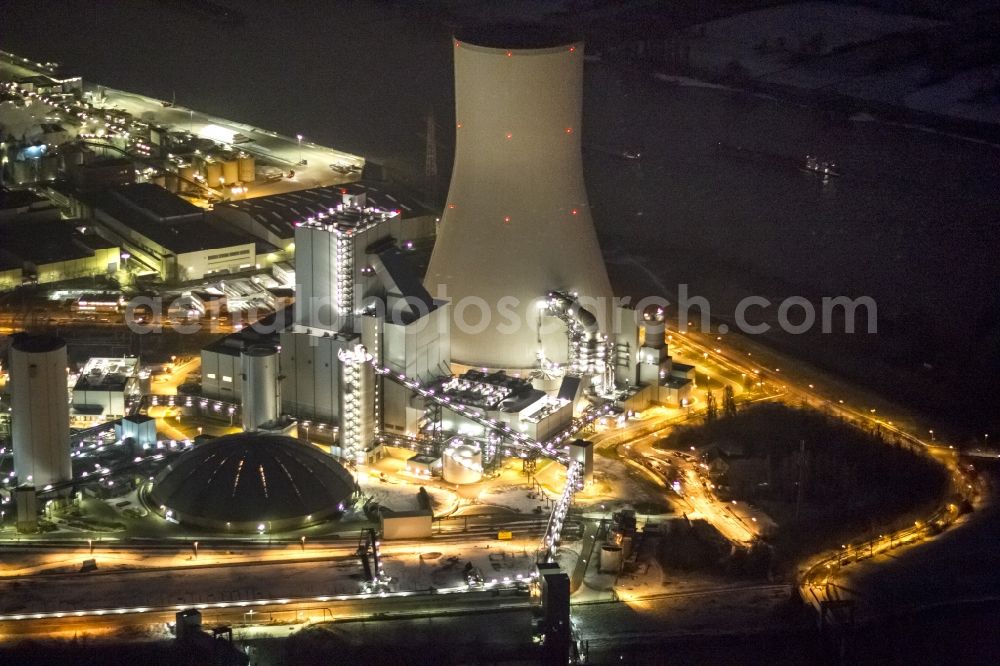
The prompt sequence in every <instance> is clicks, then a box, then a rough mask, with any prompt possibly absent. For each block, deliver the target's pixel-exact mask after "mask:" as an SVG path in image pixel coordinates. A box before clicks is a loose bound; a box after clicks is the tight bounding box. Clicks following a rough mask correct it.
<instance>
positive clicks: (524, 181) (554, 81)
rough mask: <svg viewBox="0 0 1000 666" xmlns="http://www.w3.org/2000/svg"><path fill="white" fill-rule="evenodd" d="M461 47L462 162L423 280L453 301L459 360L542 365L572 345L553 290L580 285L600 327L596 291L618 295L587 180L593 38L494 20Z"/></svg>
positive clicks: (462, 38) (457, 46) (467, 34)
mask: <svg viewBox="0 0 1000 666" xmlns="http://www.w3.org/2000/svg"><path fill="white" fill-rule="evenodd" d="M454 53H455V117H456V129H455V132H456V141H455V165H454V169H453V172H452V178H451V186H450V188H449V191H448V198H447V202H446V208H445V211H444V215H443V217H442V220H441V225H440V229H439V232H438V238H437V243H436V244H435V246H434V252H433V254H432V256H431V261H430V266H429V268H428V271H427V277H426V279H425V283H426V286H427V289H428V291H429V292H430V293H431V295H432V296H435V297H437V296H439V295H441V292H440V291H439V289H441V288H443V289H446V293H445V294H444V295H446V296H447V297H448V298H450V299H451V300H452V308H453V312H452V333H451V357H452V359H453V360H454V361H455V362H456V363H462V364H467V365H472V366H483V367H488V368H507V369H526V368H531V367H536V366H537V360H538V354H539V352H540V351H542V352H544V353H545V355H546V357H548V358H560V357H565V354H566V337H565V334H564V332H563V329H562V328H561V324H558V323H557V322H553V321H552V320H551V318H549V317H544V322H543V315H542V309H541V308H540V306H539V303H540V302H542V301H544V300H545V298H546V294H548V293H549V292H550V291H552V290H559V291H561V292H564V293H569V294H574V293H575V294H577V295H578V296H579V297H580V299H581V301H582V302H583V303H584V305H585V306H586V307H588V309H591V310H594V311H595V314H597V316H598V319H599V320H600V321H601V323H602V324H604V323H605V322H606V321H607V318H606V312H607V310H608V306H607V305H605V306H604V307H603V308H600V307H595V306H593V305H592V304H591V302H590V301H588V300H587V299H590V298H601V299H610V297H611V295H612V294H611V285H610V283H609V281H608V276H607V271H606V270H605V267H604V261H603V259H602V257H601V251H600V247H599V246H598V242H597V233H596V232H595V230H594V223H593V220H592V219H591V216H590V207H589V205H588V203H587V193H586V190H585V188H584V183H583V165H582V158H581V152H580V136H581V115H582V100H583V43H582V42H581V41H579V40H577V39H575V38H574V37H573V36H572V35H568V34H566V33H562V32H555V31H553V30H551V29H547V28H540V27H534V26H513V27H491V28H489V29H473V30H468V31H464V32H460V33H459V34H457V35H456V37H455V40H454ZM470 297H478V299H482V300H481V301H478V300H477V301H476V302H473V301H471V300H469V299H470ZM484 307H485V310H484ZM487 316H488V317H489V321H488V323H485V321H484V320H485V317H487ZM515 318H516V322H517V323H516V325H514V324H512V323H511V322H512V320H513V319H515ZM463 321H464V322H465V323H466V324H467V325H466V326H462V325H461V324H462V322H463ZM542 323H544V325H545V329H554V330H555V332H556V334H555V335H552V334H550V335H545V334H543V333H542V330H544V329H541V330H540V324H542ZM602 328H603V326H602Z"/></svg>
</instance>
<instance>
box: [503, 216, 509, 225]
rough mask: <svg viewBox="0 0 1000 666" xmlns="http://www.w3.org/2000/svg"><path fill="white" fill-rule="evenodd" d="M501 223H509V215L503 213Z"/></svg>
mask: <svg viewBox="0 0 1000 666" xmlns="http://www.w3.org/2000/svg"><path fill="white" fill-rule="evenodd" d="M503 223H504V224H510V215H504V216H503Z"/></svg>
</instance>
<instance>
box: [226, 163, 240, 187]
mask: <svg viewBox="0 0 1000 666" xmlns="http://www.w3.org/2000/svg"><path fill="white" fill-rule="evenodd" d="M222 177H223V178H224V179H225V180H226V185H233V184H234V183H237V182H239V180H240V163H239V162H238V161H236V160H226V161H225V162H223V163H222Z"/></svg>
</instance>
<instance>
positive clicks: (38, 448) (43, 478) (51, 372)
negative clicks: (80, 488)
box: [10, 334, 73, 489]
mask: <svg viewBox="0 0 1000 666" xmlns="http://www.w3.org/2000/svg"><path fill="white" fill-rule="evenodd" d="M10 382H11V386H10V400H11V429H12V431H13V433H12V434H13V438H14V473H15V474H16V475H17V480H18V483H22V484H31V485H34V486H35V487H36V488H39V489H44V488H45V486H47V485H49V484H50V483H57V482H59V481H68V480H69V479H70V477H71V476H72V472H73V467H72V464H71V462H70V444H69V392H68V390H67V388H66V343H65V342H64V341H63V339H62V338H57V337H54V336H48V335H27V334H21V335H16V336H14V342H13V344H12V345H11V351H10Z"/></svg>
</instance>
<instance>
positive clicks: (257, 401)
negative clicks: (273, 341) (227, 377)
mask: <svg viewBox="0 0 1000 666" xmlns="http://www.w3.org/2000/svg"><path fill="white" fill-rule="evenodd" d="M240 359H241V362H242V365H243V377H242V380H243V386H242V390H243V406H242V412H243V429H244V430H246V431H253V430H257V429H258V428H259V427H260V426H261V425H263V424H265V423H270V422H272V421H275V420H277V418H278V405H279V401H278V350H277V348H276V347H273V346H271V345H253V346H251V347H248V348H247V349H245V350H243V353H242V354H241V355H240Z"/></svg>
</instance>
